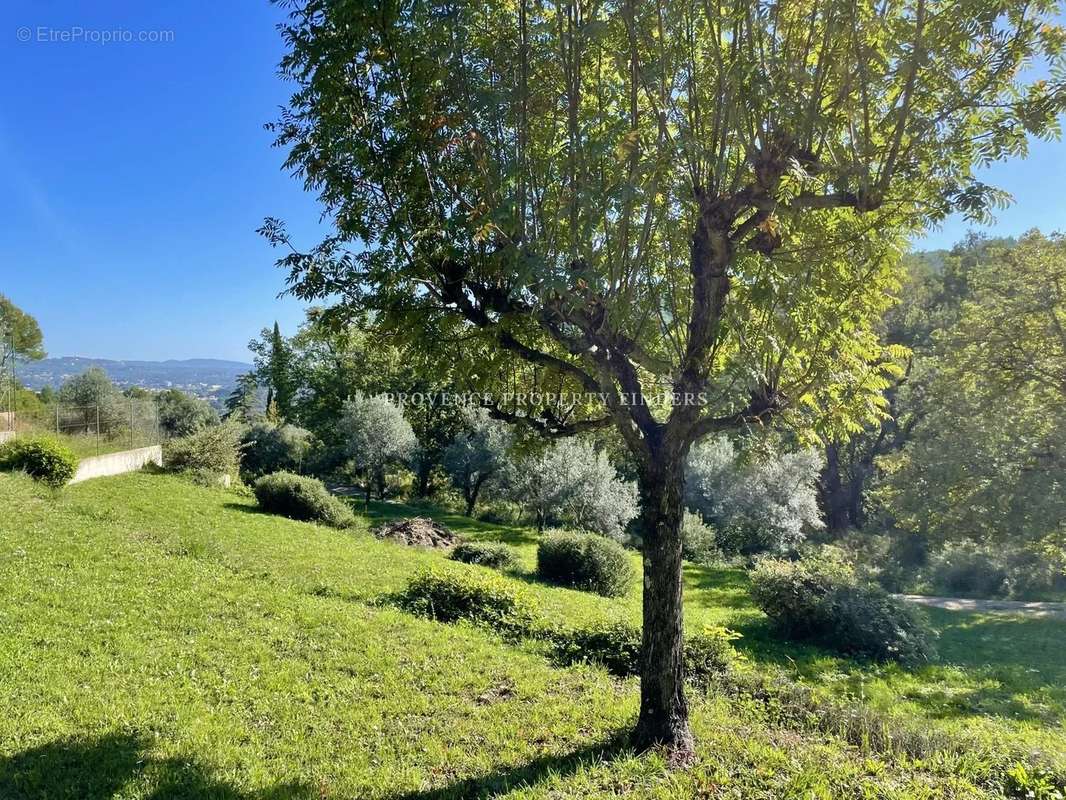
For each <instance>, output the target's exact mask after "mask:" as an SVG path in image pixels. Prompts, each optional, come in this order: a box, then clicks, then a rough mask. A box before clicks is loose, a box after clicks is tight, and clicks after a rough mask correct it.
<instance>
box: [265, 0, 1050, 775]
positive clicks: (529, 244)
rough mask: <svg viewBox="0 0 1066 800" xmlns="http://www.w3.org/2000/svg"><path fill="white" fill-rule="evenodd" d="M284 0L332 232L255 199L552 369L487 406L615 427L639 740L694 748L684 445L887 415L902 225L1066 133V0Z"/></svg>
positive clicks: (450, 362) (436, 326)
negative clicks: (627, 480)
mask: <svg viewBox="0 0 1066 800" xmlns="http://www.w3.org/2000/svg"><path fill="white" fill-rule="evenodd" d="M285 5H286V6H287V7H288V8H289V10H290V12H291V14H290V16H289V18H288V22H287V23H286V24H285V25H283V26H282V33H283V36H284V39H285V42H286V46H287V53H286V55H285V56H284V59H283V61H282V63H281V71H282V73H283V74H284V75H286V76H287V77H289V78H290V79H291V80H292V81H293V82H294V83H295V92H294V94H293V96H292V98H291V101H290V103H289V105H288V107H287V108H286V109H285V110H284V111H283V113H282V115H281V117H280V119H279V120H278V121H277V122H276V123H275V125H273V126H272V127H273V130H274V131H275V133H276V136H277V144H278V145H279V146H280V147H282V148H285V149H286V150H287V152H288V162H287V163H288V167H289V168H291V169H292V170H293V171H294V172H295V173H296V174H297V175H298V176H299V177H300V178H302V180H303V181H304V182H305V184H306V187H307V189H308V190H309V191H312V192H315V193H317V195H318V197H319V198H320V200H321V202H322V203H323V205H324V207H325V209H326V211H327V213H328V215H329V217H330V218H331V220H332V222H333V224H334V226H335V232H334V233H333V235H331V236H329V237H328V238H327V239H326V240H325V241H323V242H321V243H320V244H318V245H317V246H315V247H314V248H312V249H310V250H306V251H304V250H301V249H298V248H296V247H295V245H294V244H293V243H291V242H290V241H289V237H288V235H287V234H286V231H285V228H284V226H283V225H282V223H280V222H279V221H278V220H274V219H268V220H267V222H266V224H265V225H264V228H263V232H264V234H265V235H267V236H268V237H269V238H270V239H271V240H272V241H273V242H274V243H275V244H280V245H284V246H285V247H286V248H287V250H286V253H287V254H286V255H285V256H284V257H283V258H282V259H281V264H282V266H283V267H285V268H286V269H288V270H289V272H290V276H289V277H290V282H291V288H292V291H293V292H294V293H295V294H297V295H298V296H300V297H304V298H333V299H334V300H335V303H336V310H337V313H345V312H351V313H352V314H355V313H357V312H360V313H364V314H365V313H367V312H369V313H370V314H371V315H372V316H373V319H374V320H375V323H376V324H377V325H378V326H380V327H381V328H382V329H384V330H386V331H389V332H390V333H391V334H392V335H394V336H396V337H398V341H406V342H407V343H410V344H414V345H416V347H414V348H412V351H413V352H417V353H419V354H420V356H421V357H423V358H424V357H425V355H426V354H427V353H432V354H433V358H432V359H428V360H429V361H433V362H436V363H438V364H442V365H447V367H448V369H449V370H450V376H451V378H452V380H453V381H455V383H456V385H460V386H466V387H468V388H474V389H479V390H496V391H497V394H495V395H493V396H494V397H497V398H499V397H500V396H501V395H500V394H499V390H501V389H502V388H504V387H507V388H509V389H513V388H515V387H517V388H518V389H520V391H519V392H518V394H519V395H524V394H526V392H527V390H528V391H533V390H540V391H542V392H543V394H542V395H534V396H536V397H541V398H543V399H542V400H537V401H535V402H526V403H525V404H522V403H519V402H518V401H517V400H514V398H509V399H505V400H502V399H498V400H496V401H495V402H494V401H486V402H487V403H488V404H489V405H490V406H491V407H492V409H493V412H494V414H495V415H497V416H498V417H501V418H505V419H511V420H514V421H520V422H522V423H523V424H525V425H527V426H529V427H531V428H534V429H536V430H538V431H540V432H542V433H544V434H546V435H549V436H560V435H566V434H570V433H575V432H577V431H581V430H587V429H592V428H597V427H602V426H614V427H615V428H616V429H617V431H618V432H619V433H620V435H621V436H622V437H623V439H624V441H625V443H626V446H627V447H628V449H629V450H630V451H631V452H632V456H633V459H634V461H635V463H636V464H637V465H638V472H639V491H640V500H641V507H642V517H641V523H642V525H643V541H644V600H643V614H644V640H643V666H642V672H641V678H642V681H641V705H640V716H639V720H638V722H637V730H636V741H637V744H638V745H639V746H650V745H656V744H658V745H664V746H666V747H667V748H669V749H671V750H673V751H674V753H675V754H677V755H678V756H680V757H683V756H684V755H685V754H686V753H687V752H689V751H690V749H691V744H692V738H691V734H690V732H689V724H688V709H687V705H686V700H685V694H684V690H683V675H682V663H683V662H682V596H681V536H680V525H681V520H682V490H683V465H684V462H685V458H686V455H687V454H688V452H689V449H690V447H691V446H692V444H693V443H694V442H695V441H697V440H698V439H700V437H702V436H705V435H707V434H709V433H712V432H716V431H725V430H729V429H733V428H737V427H738V426H747V425H755V424H767V423H770V422H784V423H786V424H788V425H789V426H791V427H792V428H793V429H795V430H797V431H799V432H801V433H802V434H804V435H805V436H806V437H808V438H810V439H812V440H813V439H816V438H817V437H819V436H824V435H833V436H841V435H846V434H847V432H848V431H850V430H856V429H857V428H858V427H859V426H861V425H862V424H863V422H864V421H865V420H867V419H869V418H871V417H876V416H877V415H878V414H879V413H882V412H881V403H882V400H881V395H880V390H881V389H882V388H883V387H884V386H885V381H886V377H887V376H886V372H887V371H888V370H890V369H891V368H892V367H891V364H892V361H893V358H894V355H895V354H893V353H892V352H891V351H890V350H886V348H884V347H882V346H881V345H880V344H879V341H878V338H877V335H876V333H875V321H876V320H877V319H878V317H879V316H880V315H881V313H882V312H883V311H884V309H885V308H886V305H887V304H888V303H889V302H890V298H891V295H892V292H893V290H894V287H895V277H894V275H895V268H894V265H895V262H896V254H897V251H898V249H899V248H900V247H901V246H902V245H903V243H905V241H906V238H907V236H908V235H909V234H911V233H913V232H914V231H916V230H919V229H920V228H921V227H922V226H923V225H925V224H927V223H928V222H929V221H930V220H936V219H938V218H941V217H942V216H943V215H945V214H946V213H949V212H950V211H952V210H956V209H961V210H963V211H965V212H966V213H968V214H970V215H972V216H981V215H984V214H987V210H988V208H989V207H990V206H991V205H994V204H995V203H998V202H1001V196H1000V195H999V194H998V193H997V192H996V191H994V190H993V189H991V188H990V187H987V186H985V185H983V184H982V183H980V182H979V181H978V180H977V179H976V178H975V175H974V172H973V170H974V168H975V166H980V165H983V164H986V163H988V162H991V161H995V160H998V159H1004V158H1007V157H1010V156H1015V155H1021V154H1024V151H1025V148H1026V138H1027V135H1053V134H1055V133H1057V120H1058V115H1059V114H1060V112H1061V110H1062V108H1063V99H1064V93H1063V86H1062V83H1061V80H1060V79H1059V78H1058V77H1054V76H1061V75H1062V72H1061V71H1059V70H1060V68H1061V67H1062V52H1063V41H1064V36H1063V31H1062V30H1061V29H1060V28H1059V27H1058V26H1056V25H1055V24H1054V19H1055V15H1056V13H1057V11H1058V9H1057V3H1055V2H1051V0H878V1H877V2H856V1H855V0H778V1H776V2H772V1H770V0H743V2H728V1H725V2H723V0H669V2H667V0H658V2H652V1H649V0H563V1H562V2H548V1H547V0H374V2H370V1H369V0H341V1H338V0H294V1H293V2H286V3H285ZM1044 74H1048V75H1051V76H1053V77H1052V78H1050V79H1047V80H1040V79H1038V78H1039V76H1040V75H1044Z"/></svg>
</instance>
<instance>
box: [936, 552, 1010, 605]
mask: <svg viewBox="0 0 1066 800" xmlns="http://www.w3.org/2000/svg"><path fill="white" fill-rule="evenodd" d="M1008 579H1009V575H1008V573H1007V566H1006V564H1005V563H1004V560H1003V558H1002V555H997V554H994V553H992V552H991V551H989V550H987V549H984V548H981V547H978V546H977V545H974V544H972V543H969V542H967V543H963V544H957V545H949V546H948V547H946V548H944V550H942V551H941V552H939V553H936V554H935V555H934V556H933V557H932V558H931V559H930V564H929V581H930V583H931V584H932V588H933V590H934V591H936V592H938V593H941V594H946V595H955V596H958V597H1005V596H1007V594H1008Z"/></svg>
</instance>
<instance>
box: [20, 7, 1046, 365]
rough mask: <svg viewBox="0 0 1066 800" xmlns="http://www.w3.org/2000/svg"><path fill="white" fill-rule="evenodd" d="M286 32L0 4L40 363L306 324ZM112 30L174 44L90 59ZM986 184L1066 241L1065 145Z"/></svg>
mask: <svg viewBox="0 0 1066 800" xmlns="http://www.w3.org/2000/svg"><path fill="white" fill-rule="evenodd" d="M280 18H281V12H280V11H279V10H278V9H276V8H275V7H273V6H271V5H270V4H269V3H267V2H266V0H226V2H217V1H216V2H208V1H207V0H192V1H190V2H181V3H178V2H147V1H146V0H137V1H136V2H134V1H132V0H128V1H127V2H122V1H121V0H92V2H88V1H87V0H80V1H79V2H75V1H74V0H48V1H47V2H44V1H43V0H4V1H3V2H0V74H2V75H4V81H3V82H2V83H0V220H2V223H0V293H4V294H7V295H9V296H10V297H11V298H12V299H13V300H14V302H15V303H16V304H18V305H20V306H22V307H23V308H24V309H26V310H27V311H29V312H30V313H32V314H34V315H35V316H36V317H37V318H38V320H39V321H40V323H41V326H42V328H43V330H44V333H45V344H46V347H47V349H48V350H49V352H50V354H52V355H57V356H58V355H83V356H97V357H108V358H129V359H134V358H143V359H165V358H191V357H215V358H232V359H238V360H247V359H248V353H247V350H246V349H245V346H246V344H247V342H248V340H249V339H250V338H251V337H252V336H254V335H255V334H256V333H257V332H258V331H259V329H260V328H261V327H263V326H264V325H268V324H270V323H272V322H273V320H274V319H275V318H276V319H277V320H278V321H279V322H280V323H281V325H282V327H283V329H285V330H286V331H287V332H291V331H292V330H293V329H294V328H295V326H296V324H297V323H298V322H299V320H300V319H301V318H302V309H301V306H300V304H299V303H297V302H296V301H294V300H291V299H286V300H277V299H276V295H277V294H278V292H280V291H281V290H282V289H283V288H284V285H283V276H282V274H281V272H280V271H279V270H276V269H275V268H274V267H273V261H274V257H275V253H274V252H273V251H272V250H271V249H270V248H269V247H268V246H267V245H266V243H265V242H264V241H262V240H261V239H260V238H259V237H258V236H257V235H256V234H255V228H256V227H257V226H258V225H259V223H260V222H261V220H262V218H263V217H264V216H266V215H273V216H279V217H282V218H283V219H285V220H286V221H287V222H288V223H289V227H290V229H291V230H292V232H293V233H294V234H295V235H296V237H297V239H298V240H299V241H304V242H308V243H310V242H314V241H316V240H317V238H318V236H319V234H320V232H321V228H320V226H319V224H318V209H317V206H316V205H315V203H314V201H313V199H312V198H311V197H309V196H307V195H305V194H304V193H303V192H302V189H301V188H300V186H299V184H298V183H297V181H295V180H294V179H292V178H291V177H290V176H288V175H286V174H284V173H283V172H282V171H281V160H282V153H281V152H280V151H277V150H274V149H272V148H271V147H270V141H271V137H270V134H269V133H267V132H266V131H264V130H263V127H262V126H263V123H264V122H267V121H270V120H272V119H274V117H275V116H276V113H277V107H278V106H279V105H280V104H282V103H283V102H284V101H285V99H286V97H287V94H288V88H287V87H286V85H285V84H284V83H283V82H282V81H281V80H279V79H278V78H277V76H276V64H277V61H278V59H279V57H280V56H281V53H282V44H281V40H280V37H279V36H278V34H277V32H276V30H275V27H274V26H275V24H276V23H277V22H278V21H279V19H280ZM78 28H80V29H81V30H82V33H77V29H78ZM114 31H120V32H121V31H125V32H128V34H129V35H130V36H132V37H134V38H137V37H139V36H140V32H142V31H144V32H146V35H147V36H148V37H153V36H155V35H156V33H155V32H163V33H162V34H161V35H162V37H163V38H170V39H171V41H157V42H152V41H146V42H140V41H131V42H117V41H112V42H109V43H106V42H102V41H87V40H88V39H90V38H96V39H99V38H101V37H103V36H105V35H112V36H114V34H113V33H109V32H114ZM120 35H125V34H121V33H120ZM64 36H68V37H74V38H81V39H82V41H62V37H64ZM20 37H21V38H26V37H28V38H29V41H20ZM989 179H990V180H991V181H992V182H993V183H996V184H997V185H999V186H1001V187H1003V188H1005V189H1007V190H1008V191H1010V192H1011V193H1012V194H1013V195H1014V196H1015V200H1016V205H1015V206H1013V207H1012V208H1011V209H1009V210H1008V211H1006V212H1004V213H1002V214H1001V215H1000V219H999V224H998V225H997V226H996V227H995V231H996V232H998V233H1003V234H1018V233H1021V232H1023V231H1025V230H1027V229H1029V228H1031V227H1040V228H1042V229H1045V230H1055V229H1060V228H1066V193H1064V192H1063V184H1064V183H1066V143H1059V142H1056V143H1053V144H1046V143H1039V142H1038V143H1035V144H1034V146H1033V153H1032V158H1031V160H1030V161H1028V162H1017V163H1012V164H1009V165H1002V166H998V167H996V168H995V169H994V170H992V171H991V173H990V175H989ZM965 230H966V226H965V225H964V224H963V223H961V222H960V221H952V222H950V223H949V224H947V225H946V226H944V228H943V229H942V230H940V231H937V232H935V233H934V234H933V235H931V236H930V237H928V239H927V240H925V241H924V242H923V243H921V246H923V247H947V246H950V245H951V244H952V243H953V242H955V241H957V240H958V239H959V238H960V237H961V236H962V235H963V234H964V233H965Z"/></svg>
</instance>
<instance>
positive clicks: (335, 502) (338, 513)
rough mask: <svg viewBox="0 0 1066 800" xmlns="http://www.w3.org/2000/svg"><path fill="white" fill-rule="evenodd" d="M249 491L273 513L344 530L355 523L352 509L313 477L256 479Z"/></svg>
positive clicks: (276, 475)
mask: <svg viewBox="0 0 1066 800" xmlns="http://www.w3.org/2000/svg"><path fill="white" fill-rule="evenodd" d="M252 489H253V491H254V492H255V499H256V502H258V503H259V507H260V508H261V509H263V510H264V511H268V512H270V513H272V514H281V515H282V516H285V517H289V518H290V519H298V520H304V521H306V522H321V523H323V524H325V525H332V526H334V527H337V528H344V527H347V526H349V525H351V524H352V523H353V522H354V521H355V516H354V514H352V510H351V509H350V508H349V507H348V506H347V505H345V503H344V502H343V501H341V500H339V499H337V498H336V497H334V496H333V495H331V494H330V493H329V490H327V489H326V487H325V485H324V484H323V483H322V481H320V480H317V479H315V478H308V477H305V476H303V475H294V474H292V473H291V472H275V473H274V474H272V475H264V476H263V477H262V478H260V479H259V480H257V481H256V482H255V484H254V485H253V487H252Z"/></svg>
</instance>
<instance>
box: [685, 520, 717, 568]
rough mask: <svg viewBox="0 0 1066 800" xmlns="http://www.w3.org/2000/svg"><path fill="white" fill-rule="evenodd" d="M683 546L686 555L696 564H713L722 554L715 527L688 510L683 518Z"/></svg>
mask: <svg viewBox="0 0 1066 800" xmlns="http://www.w3.org/2000/svg"><path fill="white" fill-rule="evenodd" d="M681 547H682V554H683V555H684V557H685V558H686V559H688V560H689V561H691V562H693V563H694V564H713V563H715V562H716V561H718V560H719V559H720V558H721V556H722V551H721V550H719V549H718V542H717V541H716V539H715V533H714V528H712V527H711V526H710V525H708V524H707V523H706V522H704V521H703V517H701V516H700V515H699V514H694V513H692V512H691V511H686V512H685V516H684V517H683V518H682V520H681Z"/></svg>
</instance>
